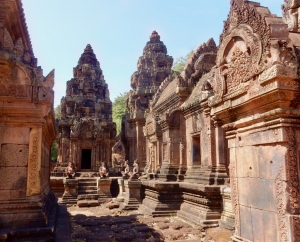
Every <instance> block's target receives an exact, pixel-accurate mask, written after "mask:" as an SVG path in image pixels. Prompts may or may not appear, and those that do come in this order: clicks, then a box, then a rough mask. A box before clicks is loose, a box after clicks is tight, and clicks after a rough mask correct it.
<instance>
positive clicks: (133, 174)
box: [129, 160, 140, 180]
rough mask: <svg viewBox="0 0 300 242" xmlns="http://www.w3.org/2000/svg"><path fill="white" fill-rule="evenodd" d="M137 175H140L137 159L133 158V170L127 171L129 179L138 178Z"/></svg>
mask: <svg viewBox="0 0 300 242" xmlns="http://www.w3.org/2000/svg"><path fill="white" fill-rule="evenodd" d="M139 176H140V173H139V164H138V162H137V160H134V161H133V170H132V172H129V180H135V179H138V178H139Z"/></svg>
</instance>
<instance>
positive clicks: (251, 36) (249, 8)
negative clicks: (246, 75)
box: [217, 1, 270, 73]
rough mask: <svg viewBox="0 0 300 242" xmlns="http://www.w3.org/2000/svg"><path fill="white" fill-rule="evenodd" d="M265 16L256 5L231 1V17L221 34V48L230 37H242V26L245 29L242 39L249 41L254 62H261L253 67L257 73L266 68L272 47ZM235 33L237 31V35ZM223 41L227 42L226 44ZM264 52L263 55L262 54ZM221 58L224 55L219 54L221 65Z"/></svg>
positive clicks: (218, 59)
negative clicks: (266, 61)
mask: <svg viewBox="0 0 300 242" xmlns="http://www.w3.org/2000/svg"><path fill="white" fill-rule="evenodd" d="M264 17H265V16H264V15H261V14H260V13H259V12H258V11H257V10H256V9H255V6H253V5H251V4H248V3H245V2H244V1H243V3H242V4H240V6H239V5H238V4H237V3H236V1H231V8H230V13H229V18H228V20H227V21H225V22H224V29H223V33H222V34H221V36H220V43H221V45H220V50H221V49H222V48H225V47H226V45H227V44H226V43H228V41H229V39H231V38H232V37H233V36H240V37H242V36H241V35H240V34H238V32H240V29H239V28H240V27H241V28H242V29H244V31H242V32H240V33H243V35H244V34H245V35H244V38H243V37H242V39H243V40H244V41H245V42H246V43H247V47H250V51H251V55H252V56H253V59H252V60H253V62H252V64H254V63H256V64H259V66H256V67H255V66H254V68H253V67H252V69H253V73H257V72H259V71H260V70H262V69H264V65H265V60H266V59H267V54H268V53H269V49H270V43H269V28H268V26H267V24H266V22H265V20H264ZM245 24H247V25H248V26H246V25H245ZM246 29H248V30H246ZM234 33H237V35H235V34H234ZM259 39H260V40H261V42H260V40H259ZM257 41H258V42H257ZM223 42H224V43H225V46H224V44H223ZM248 44H250V45H248ZM218 53H222V54H223V51H221V52H220V51H219V52H218ZM262 53H263V55H262V56H261V54H262ZM221 60H222V55H221V56H220V55H219V54H218V58H217V63H218V64H217V65H220V64H219V63H221ZM257 61H258V62H257Z"/></svg>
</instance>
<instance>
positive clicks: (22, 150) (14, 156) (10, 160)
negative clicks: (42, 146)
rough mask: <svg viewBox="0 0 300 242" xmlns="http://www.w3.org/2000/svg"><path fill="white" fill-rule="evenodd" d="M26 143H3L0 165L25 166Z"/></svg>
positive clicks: (26, 156) (26, 158)
mask: <svg viewBox="0 0 300 242" xmlns="http://www.w3.org/2000/svg"><path fill="white" fill-rule="evenodd" d="M27 163H28V145H18V144H3V145H2V146H1V156H0V166H2V167H3V166H27Z"/></svg>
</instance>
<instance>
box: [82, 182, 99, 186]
mask: <svg viewBox="0 0 300 242" xmlns="http://www.w3.org/2000/svg"><path fill="white" fill-rule="evenodd" d="M78 186H79V187H80V186H97V182H79V183H78Z"/></svg>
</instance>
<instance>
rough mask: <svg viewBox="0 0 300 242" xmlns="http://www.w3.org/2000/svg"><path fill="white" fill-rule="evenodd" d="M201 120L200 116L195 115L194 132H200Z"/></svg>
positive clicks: (193, 120) (193, 121)
mask: <svg viewBox="0 0 300 242" xmlns="http://www.w3.org/2000/svg"><path fill="white" fill-rule="evenodd" d="M198 123H199V118H198V114H196V115H193V117H192V124H193V132H198V131H199V126H200V125H199V124H198Z"/></svg>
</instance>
